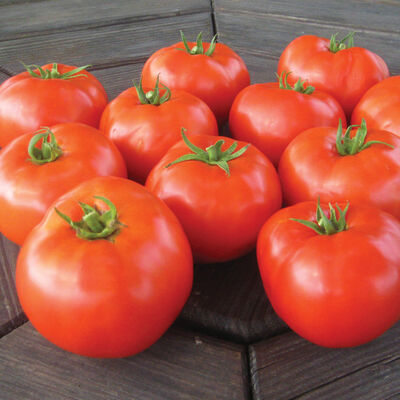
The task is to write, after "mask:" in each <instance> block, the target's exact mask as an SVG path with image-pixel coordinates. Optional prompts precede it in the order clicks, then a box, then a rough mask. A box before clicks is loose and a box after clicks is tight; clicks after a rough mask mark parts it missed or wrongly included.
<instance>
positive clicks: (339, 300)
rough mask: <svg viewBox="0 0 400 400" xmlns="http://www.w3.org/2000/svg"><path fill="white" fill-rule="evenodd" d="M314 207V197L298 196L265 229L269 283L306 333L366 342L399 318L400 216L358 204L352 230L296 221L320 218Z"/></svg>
mask: <svg viewBox="0 0 400 400" xmlns="http://www.w3.org/2000/svg"><path fill="white" fill-rule="evenodd" d="M341 205H342V207H344V206H345V204H343V203H342V204H341ZM323 209H324V211H325V213H326V214H327V215H328V207H327V206H326V205H324V206H323ZM315 210H316V204H315V202H304V203H298V204H296V205H294V206H291V207H288V208H284V209H282V210H280V211H278V212H277V213H276V214H274V215H273V216H272V217H271V218H270V219H269V220H268V221H267V222H266V223H265V225H264V226H263V228H262V229H261V232H260V235H259V238H258V242H257V258H258V263H259V268H260V272H261V277H262V280H263V283H264V288H265V290H266V292H267V295H268V297H269V300H270V301H271V304H272V306H273V307H274V309H275V311H276V312H277V314H278V315H279V316H280V317H281V318H282V319H283V320H284V321H285V322H286V323H287V324H288V325H289V327H290V328H292V329H293V330H294V331H295V332H297V333H298V334H299V335H301V336H303V337H304V338H306V339H307V340H309V341H311V342H313V343H316V344H318V345H321V346H326V347H350V346H357V345H361V344H363V343H366V342H368V341H370V340H372V339H374V338H376V337H378V336H379V335H381V334H382V333H383V332H385V331H386V330H387V329H388V328H389V327H390V326H392V325H393V324H394V323H396V321H398V319H399V318H400V223H399V221H398V220H397V219H396V218H395V217H393V216H392V215H390V214H388V213H386V212H384V211H381V210H378V209H375V208H369V207H363V206H359V207H353V206H352V205H350V208H349V211H348V213H347V218H346V219H347V224H348V230H346V231H343V232H340V233H337V234H334V235H318V234H317V233H315V232H314V231H313V230H312V229H310V228H308V227H306V226H304V225H301V224H300V223H298V222H296V221H292V220H290V218H300V219H306V220H310V221H315Z"/></svg>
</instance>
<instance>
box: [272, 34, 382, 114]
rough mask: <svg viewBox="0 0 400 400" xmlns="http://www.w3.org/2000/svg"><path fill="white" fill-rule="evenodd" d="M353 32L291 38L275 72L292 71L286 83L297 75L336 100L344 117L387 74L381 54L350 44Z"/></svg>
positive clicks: (295, 78) (297, 77) (293, 80)
mask: <svg viewBox="0 0 400 400" xmlns="http://www.w3.org/2000/svg"><path fill="white" fill-rule="evenodd" d="M353 34H354V32H352V33H350V34H349V35H347V36H345V37H344V38H343V39H342V40H340V41H338V40H336V35H332V36H331V39H330V40H329V39H325V38H321V37H317V36H313V35H305V36H300V37H298V38H296V39H294V40H293V41H292V42H290V43H289V45H288V46H287V47H286V48H285V50H284V51H283V53H282V55H281V57H280V59H279V64H278V73H279V74H281V73H282V72H283V71H286V72H289V71H290V72H292V74H291V75H290V76H289V83H294V82H295V81H296V80H297V79H299V78H300V77H301V78H302V79H305V80H306V81H307V82H308V83H309V84H310V85H313V86H314V87H315V88H316V89H319V90H323V91H325V92H327V93H329V94H331V95H332V96H333V97H335V98H336V100H338V101H339V103H340V104H341V105H342V107H343V109H344V111H345V113H346V115H347V117H348V118H350V116H351V112H352V111H353V108H354V107H355V105H356V104H357V103H358V101H359V100H360V99H361V97H362V95H363V94H364V93H365V92H366V91H367V90H368V89H369V88H370V87H371V86H373V85H375V83H377V82H379V81H381V80H382V79H385V78H387V77H388V76H389V70H388V67H387V65H386V63H385V61H383V59H382V58H381V57H379V56H378V55H377V54H375V53H372V52H371V51H369V50H367V49H364V48H362V47H353V46H354V43H353Z"/></svg>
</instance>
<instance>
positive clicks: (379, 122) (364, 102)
mask: <svg viewBox="0 0 400 400" xmlns="http://www.w3.org/2000/svg"><path fill="white" fill-rule="evenodd" d="M363 118H364V119H365V120H366V122H367V124H368V126H369V127H370V128H374V129H381V130H385V131H389V132H392V133H394V134H396V135H397V136H400V76H392V77H391V78H388V79H385V80H383V81H382V82H379V83H377V84H376V85H375V86H373V87H371V89H369V90H368V91H367V92H366V93H365V94H364V96H363V97H362V99H361V100H360V102H359V103H358V104H357V105H356V107H355V108H354V111H353V115H352V117H351V123H352V124H359V123H361V120H362V119H363Z"/></svg>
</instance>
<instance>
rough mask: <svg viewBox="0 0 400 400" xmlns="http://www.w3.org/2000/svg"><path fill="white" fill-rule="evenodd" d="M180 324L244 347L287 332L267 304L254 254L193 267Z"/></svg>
mask: <svg viewBox="0 0 400 400" xmlns="http://www.w3.org/2000/svg"><path fill="white" fill-rule="evenodd" d="M180 321H181V322H183V323H186V324H188V325H191V326H193V327H195V328H196V329H200V330H202V331H207V332H212V333H213V334H214V335H217V336H220V337H226V338H230V339H233V340H235V341H240V342H247V343H248V342H253V341H255V340H260V339H261V338H265V337H269V336H272V335H276V334H278V333H280V332H283V331H285V330H287V327H286V325H285V324H284V322H283V321H282V320H281V319H280V318H279V317H278V316H277V315H276V314H275V312H274V311H273V309H272V307H271V305H270V303H269V302H268V300H267V296H266V294H265V292H264V288H263V286H262V283H261V279H260V276H259V272H258V267H257V259H256V255H255V252H253V253H251V254H249V255H247V256H245V257H242V258H240V259H238V260H235V261H232V262H230V263H224V264H212V265H198V266H196V268H195V275H194V283H193V290H192V294H191V296H190V298H189V300H188V302H187V304H186V305H185V307H184V309H183V311H182V314H181V316H180Z"/></svg>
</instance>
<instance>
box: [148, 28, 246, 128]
mask: <svg viewBox="0 0 400 400" xmlns="http://www.w3.org/2000/svg"><path fill="white" fill-rule="evenodd" d="M180 33H181V38H182V41H181V42H179V43H175V44H173V45H172V46H168V47H165V48H162V49H160V50H157V51H156V52H155V53H154V54H153V55H151V57H150V58H149V59H148V60H147V61H146V63H145V64H144V67H143V72H142V73H143V85H144V86H146V87H153V86H154V84H155V82H156V80H157V78H158V76H159V77H160V82H162V83H163V84H164V85H166V86H168V87H169V88H170V89H180V90H185V91H186V92H189V93H192V94H194V95H195V96H197V97H199V98H200V99H202V100H203V101H204V102H205V103H206V104H207V105H208V106H209V107H210V108H211V110H212V111H213V113H214V114H215V116H216V118H217V120H218V122H219V123H223V122H225V121H226V120H227V118H228V115H229V109H230V107H231V105H232V102H233V100H234V98H235V97H236V95H237V94H238V93H239V92H240V90H242V89H243V88H244V87H246V86H248V85H249V84H250V75H249V72H248V70H247V67H246V64H245V63H244V61H243V60H242V58H241V57H240V56H239V55H238V54H237V53H235V52H234V51H233V50H232V49H231V48H230V47H228V46H226V45H225V44H222V43H217V42H216V40H217V35H215V36H214V37H213V39H212V41H211V43H206V42H203V38H202V33H201V32H200V33H199V34H198V36H197V39H196V42H188V41H187V40H186V37H185V35H184V34H183V32H182V31H180Z"/></svg>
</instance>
